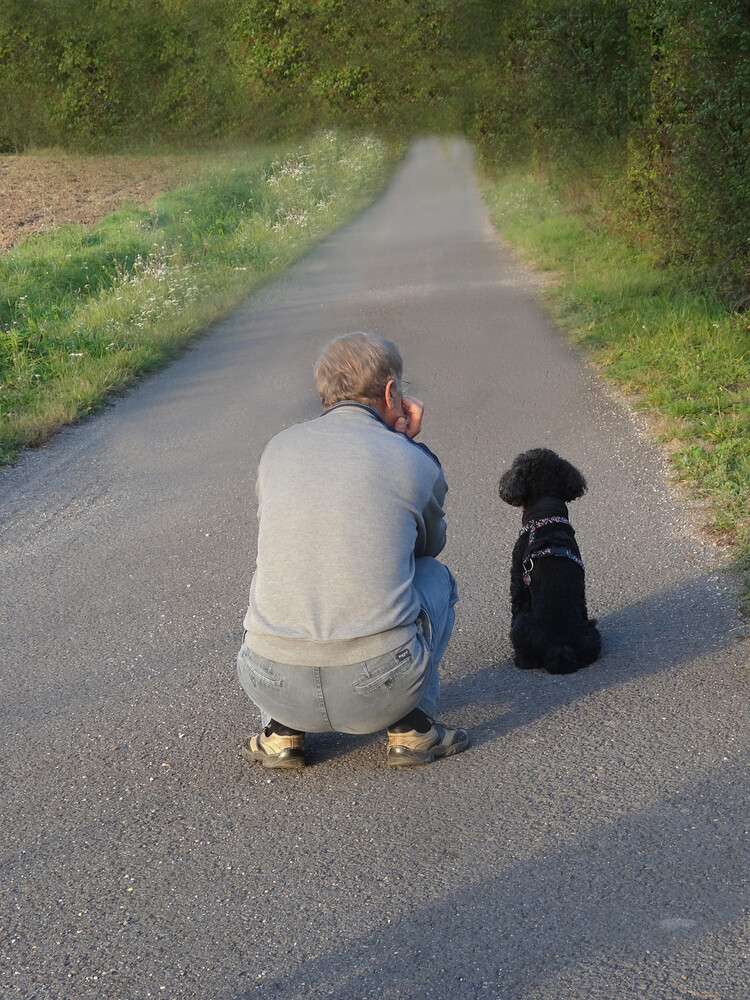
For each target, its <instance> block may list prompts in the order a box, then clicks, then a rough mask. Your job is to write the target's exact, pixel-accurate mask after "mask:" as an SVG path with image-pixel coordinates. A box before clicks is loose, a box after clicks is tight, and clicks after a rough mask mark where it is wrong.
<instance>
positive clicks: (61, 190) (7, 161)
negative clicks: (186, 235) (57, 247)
mask: <svg viewBox="0 0 750 1000" xmlns="http://www.w3.org/2000/svg"><path fill="white" fill-rule="evenodd" d="M215 159H216V157H215V156H213V155H212V154H210V153H195V154H189V155H185V156H176V155H154V156H68V155H67V154H65V153H42V154H35V155H22V156H0V250H7V249H9V247H11V246H14V245H15V244H16V243H20V242H21V241H22V240H24V239H26V237H27V236H29V235H30V234H31V233H38V232H42V231H44V230H46V229H51V228H52V227H53V226H56V225H59V224H60V223H62V222H84V223H89V224H90V223H94V222H96V221H97V219H100V218H101V217H102V216H103V215H106V214H107V213H108V212H113V211H114V210H115V209H116V208H118V207H119V206H120V205H121V204H122V203H123V202H124V201H132V202H136V203H137V204H139V205H146V204H148V203H149V202H150V201H151V200H152V199H153V198H155V197H156V195H158V194H161V192H162V191H168V190H169V189H170V188H173V187H178V186H179V185H180V184H183V183H187V181H188V180H189V179H190V177H191V176H195V175H196V174H197V173H199V172H200V171H201V169H202V167H203V166H205V165H207V164H208V163H209V162H211V161H214V160H215Z"/></svg>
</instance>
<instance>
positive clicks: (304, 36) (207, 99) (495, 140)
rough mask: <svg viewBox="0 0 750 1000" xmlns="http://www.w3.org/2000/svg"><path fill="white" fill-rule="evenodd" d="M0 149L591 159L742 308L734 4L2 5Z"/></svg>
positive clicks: (554, 0)
mask: <svg viewBox="0 0 750 1000" xmlns="http://www.w3.org/2000/svg"><path fill="white" fill-rule="evenodd" d="M0 93H1V94H2V97H3V99H2V101H0V150H4V151H6V152H7V151H14V150H18V149H23V148H26V147H28V146H32V145H37V146H38V145H50V144H62V145H64V146H67V147H78V148H84V149H85V148H94V147H97V148H102V147H109V148H123V147H127V145H129V144H133V145H139V146H142V145H143V144H144V143H156V142H158V143H163V142H170V143H174V142H195V141H200V140H203V139H208V138H210V137H215V136H231V135H238V134H239V135H243V136H250V137H259V138H265V137H270V136H279V135H284V134H287V135H289V134H293V133H295V132H299V131H303V130H304V131H307V130H309V129H310V128H311V127H315V126H320V125H324V124H328V123H336V124H339V123H348V124H352V125H355V126H362V125H365V126H367V127H376V128H379V129H386V128H388V129H398V130H401V131H414V130H425V129H439V130H448V129H456V128H459V127H464V128H465V129H466V130H467V131H468V132H469V134H470V135H472V136H473V137H474V138H476V139H477V140H478V141H479V142H480V143H481V144H482V145H483V146H484V149H485V151H486V152H487V153H488V154H489V155H492V156H496V157H498V158H504V159H507V158H508V157H516V158H517V157H526V158H532V159H536V160H545V161H547V162H548V163H554V164H557V165H558V166H560V165H562V166H563V167H565V168H566V169H570V168H571V167H572V168H573V169H575V170H578V171H579V172H580V171H581V170H586V169H591V168H592V167H593V166H594V165H595V164H596V162H597V161H598V162H601V161H602V158H606V160H607V162H608V163H609V164H610V171H609V173H610V176H612V173H613V171H612V165H615V166H616V167H617V169H619V170H620V175H619V179H618V181H617V183H618V188H619V187H621V189H622V191H623V192H624V197H625V199H626V200H627V202H628V204H629V205H630V207H631V210H632V212H633V213H635V214H636V215H637V217H638V218H639V219H640V221H641V223H642V224H643V225H646V226H648V227H649V228H650V229H651V230H652V231H653V232H654V233H655V234H657V235H658V238H659V240H660V241H661V244H662V247H663V252H664V256H665V258H666V259H668V260H670V261H672V262H673V263H675V264H678V265H680V266H684V267H686V268H689V269H690V271H691V273H692V274H694V275H695V276H697V277H698V278H699V279H700V281H701V282H702V283H703V284H704V285H705V286H706V287H708V288H711V289H714V290H717V291H719V292H720V293H721V294H722V295H723V296H724V297H725V298H727V299H728V300H730V301H732V302H735V303H737V304H747V302H748V300H749V296H750V242H748V232H747V229H748V227H747V219H748V217H750V157H748V155H747V153H748V150H747V146H748V131H749V130H750V118H749V117H748V114H749V110H748V109H750V4H748V2H747V0H701V2H700V3H696V2H695V0H210V2H209V0H4V3H3V5H2V6H1V7H0Z"/></svg>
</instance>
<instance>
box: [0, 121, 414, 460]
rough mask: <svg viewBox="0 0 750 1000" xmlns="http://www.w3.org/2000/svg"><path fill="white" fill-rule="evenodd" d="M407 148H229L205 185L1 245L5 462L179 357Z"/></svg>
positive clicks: (330, 141)
mask: <svg viewBox="0 0 750 1000" xmlns="http://www.w3.org/2000/svg"><path fill="white" fill-rule="evenodd" d="M393 162H394V153H393V151H392V150H389V149H388V147H387V146H386V145H385V144H384V143H383V142H381V141H379V140H376V139H373V138H362V137H344V136H340V135H338V134H336V133H334V132H326V133H321V134H320V135H318V136H316V137H315V138H314V139H312V140H310V141H309V142H308V143H307V144H305V145H304V146H301V147H297V146H295V147H293V148H292V147H285V148H283V149H282V148H274V149H269V148H266V149H258V148H250V149H247V150H244V151H238V152H237V153H236V154H234V155H232V156H227V155H222V156H221V157H217V163H216V165H215V166H214V167H213V168H206V169H204V171H203V172H202V174H201V175H200V176H199V177H197V178H196V179H195V182H194V183H193V184H190V185H189V186H186V187H184V188H182V189H180V190H178V191H171V192H168V193H166V194H164V195H162V196H160V197H159V198H157V199H156V200H155V201H154V202H153V204H152V205H151V206H150V207H149V208H147V209H146V208H139V207H137V206H132V205H131V206H124V207H122V208H121V209H120V210H119V211H117V212H114V213H112V214H111V215H108V216H106V217H105V218H103V219H101V220H100V221H99V222H98V223H97V224H96V225H94V226H84V225H64V226H60V227H59V228H57V229H54V230H52V231H51V232H49V233H46V234H42V235H37V236H32V237H30V238H29V239H27V240H26V241H25V242H24V243H22V244H21V245H20V246H18V247H17V248H15V249H13V250H11V251H10V252H8V253H5V254H3V255H2V256H0V330H1V333H2V336H1V337H0V462H3V461H4V462H7V461H10V460H12V459H13V457H14V456H15V454H16V453H17V450H18V448H19V447H22V446H28V445H33V444H38V443H40V442H41V441H44V440H45V439H46V438H47V437H48V436H49V435H50V434H51V433H53V432H54V431H55V430H57V429H58V428H59V427H60V426H62V425H63V424H65V423H71V422H73V421H75V420H77V419H79V418H80V417H81V416H83V415H85V414H87V413H90V412H91V411H92V410H94V409H95V408H96V407H97V406H99V405H100V404H101V403H102V401H103V400H104V399H105V398H106V397H107V395H108V394H110V393H112V392H116V391H118V390H121V389H122V388H124V387H125V386H126V385H128V384H129V383H131V382H132V381H133V380H134V379H136V378H137V377H138V376H139V375H141V374H143V373H144V372H147V371H150V370H153V369H154V368H157V367H158V366H160V365H162V364H164V363H165V361H166V360H168V359H169V358H171V357H173V356H174V355H175V353H176V352H177V351H178V350H179V349H180V347H181V346H182V345H183V344H184V343H185V342H186V341H187V340H188V339H190V338H191V337H193V336H195V335H196V334H197V333H199V332H200V331H202V330H204V329H205V328H206V327H207V326H208V325H209V324H210V323H211V322H212V321H213V320H215V319H216V318H218V317H219V316H221V315H222V314H224V313H226V312H227V311H228V310H230V309H231V308H232V307H233V306H235V305H237V303H238V302H240V301H241V300H242V298H243V297H244V296H245V295H247V294H248V292H249V291H251V290H252V289H253V288H255V287H257V286H258V285H259V284H260V283H261V282H262V281H264V280H266V279H267V278H268V277H270V276H271V275H273V274H275V273H277V272H278V271H280V270H281V269H283V268H284V267H286V266H287V265H288V264H289V263H291V261H293V260H294V259H295V258H296V257H298V256H299V255H300V254H301V253H303V252H304V251H305V250H306V249H307V248H308V247H309V246H311V245H312V244H313V243H314V242H316V241H317V240H320V239H321V238H323V237H324V236H326V235H327V234H328V233H330V232H331V231H332V230H333V229H335V228H336V227H337V226H339V225H341V224H342V223H343V222H344V221H346V220H347V219H348V218H350V217H351V216H352V215H353V214H354V213H355V212H356V211H358V210H359V209H361V208H362V207H363V206H364V205H365V204H366V203H367V202H368V201H369V200H371V198H372V197H373V196H374V194H375V193H377V191H378V190H379V189H380V188H381V187H382V186H383V184H384V182H385V179H386V176H387V174H388V170H389V168H390V167H391V166H392V164H393Z"/></svg>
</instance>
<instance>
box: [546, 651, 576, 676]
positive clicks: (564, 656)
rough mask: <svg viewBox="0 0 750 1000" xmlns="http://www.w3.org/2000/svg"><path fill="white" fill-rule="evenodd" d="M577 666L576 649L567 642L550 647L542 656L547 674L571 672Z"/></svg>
mask: <svg viewBox="0 0 750 1000" xmlns="http://www.w3.org/2000/svg"><path fill="white" fill-rule="evenodd" d="M579 666H581V664H580V663H579V662H578V657H577V656H576V651H575V650H574V649H573V647H572V646H569V645H568V644H567V643H566V644H564V645H560V646H552V647H550V649H548V650H547V653H546V655H545V657H544V669H545V670H546V671H547V673H548V674H572V673H573V671H574V670H578V668H579Z"/></svg>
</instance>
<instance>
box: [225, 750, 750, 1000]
mask: <svg viewBox="0 0 750 1000" xmlns="http://www.w3.org/2000/svg"><path fill="white" fill-rule="evenodd" d="M739 763H740V765H744V766H741V767H739V768H737V769H732V771H731V772H730V771H727V770H716V771H714V772H713V773H711V774H710V775H708V776H707V777H706V779H705V780H703V781H701V782H699V783H696V784H695V785H692V786H689V787H685V788H684V789H683V790H682V791H681V792H680V793H679V794H677V795H675V796H673V797H670V798H665V799H663V800H662V801H659V802H657V803H655V804H653V806H651V807H650V808H648V809H646V810H644V811H641V812H637V813H634V814H630V815H627V814H626V815H622V816H617V817H615V818H610V819H608V820H607V821H606V822H602V823H601V824H598V825H596V826H594V827H592V828H590V829H587V830H586V831H585V833H584V834H583V835H582V836H580V837H578V838H576V839H574V840H573V841H572V842H569V843H566V844H564V846H562V847H560V849H559V850H543V852H542V853H540V854H539V855H538V856H536V857H533V858H531V859H530V860H525V861H523V862H521V863H519V864H517V865H516V866H514V867H512V868H510V869H509V870H506V871H503V872H501V873H493V872H487V871H483V870H481V869H479V870H477V872H476V881H475V882H473V883H472V884H470V885H467V886H466V887H465V888H463V889H461V890H459V891H457V892H451V893H449V894H448V895H446V896H444V897H442V898H435V899H434V900H432V901H431V902H430V903H429V905H426V906H420V907H418V908H417V909H415V911H414V912H413V913H411V914H409V915H406V916H402V917H401V918H400V919H396V920H394V921H393V922H390V921H387V914H386V913H384V914H383V917H382V922H381V924H380V926H379V927H378V929H377V930H376V931H375V932H374V933H371V934H369V935H367V936H365V937H362V938H361V939H357V940H349V941H346V940H342V941H340V943H339V945H338V946H337V947H336V948H335V949H332V950H331V951H329V952H326V953H325V954H322V955H320V956H317V957H315V958H312V959H310V960H308V961H305V962H303V963H301V964H300V965H299V966H298V967H297V968H296V969H295V970H294V972H293V973H291V974H282V975H279V976H266V977H264V978H262V980H260V981H259V982H258V983H257V985H255V986H254V988H253V989H251V990H249V991H248V992H245V993H243V994H242V995H241V1000H253V998H257V997H267V998H277V997H294V998H296V997H305V998H310V1000H313V998H318V997H320V998H322V997H326V998H328V1000H352V998H363V997H368V996H379V997H381V998H391V997H393V998H395V997H410V998H413V1000H422V998H425V1000H426V998H436V997H459V998H464V997H466V998H475V997H480V996H482V997H483V996H491V997H502V998H503V1000H518V998H521V997H523V998H524V1000H541V998H542V997H544V998H545V1000H570V998H573V997H597V998H598V997H601V998H607V1000H613V998H616V997H617V998H626V997H632V996H640V995H647V994H643V993H641V991H642V990H643V989H645V988H646V984H647V983H648V982H650V983H653V981H654V978H656V980H657V981H658V982H659V983H660V984H661V991H660V992H659V993H658V997H659V1000H667V998H675V1000H676V998H678V997H679V998H683V997H702V998H721V1000H744V998H745V997H746V996H747V994H746V992H745V990H746V982H745V979H744V977H743V973H742V956H743V952H744V950H745V945H744V944H743V940H744V939H743V937H742V931H741V929H740V928H737V929H736V930H735V929H733V925H734V924H735V923H736V922H738V921H739V918H740V917H741V915H742V913H743V909H744V907H745V905H746V903H747V897H746V887H745V886H744V885H743V879H742V878H741V877H738V876H739V875H740V874H741V872H742V870H743V856H744V857H746V855H744V854H743V846H742V844H741V842H739V841H738V839H737V831H736V828H735V815H734V814H733V813H732V812H730V811H727V809H726V808H724V809H722V810H717V809H716V808H715V807H716V803H717V800H718V799H719V798H721V799H722V801H724V802H727V801H728V802H732V803H734V804H735V805H737V806H740V804H741V803H742V802H743V801H746V800H747V796H748V793H750V781H749V780H748V771H747V766H746V765H747V761H744V762H739ZM512 824H513V817H512V816H509V817H508V818H507V825H512ZM505 835H506V831H505V830H504V829H502V828H500V829H494V830H493V829H488V831H487V836H488V838H490V837H503V836H505ZM717 845H719V846H718V847H717ZM547 846H549V842H547ZM720 928H724V933H725V942H724V947H723V950H722V952H721V953H720V954H719V955H718V957H717V955H716V954H715V953H713V954H712V944H713V942H712V935H713V934H714V933H715V932H716V931H718V930H719V929H720ZM650 995H651V996H655V994H654V993H653V992H651V993H650Z"/></svg>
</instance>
